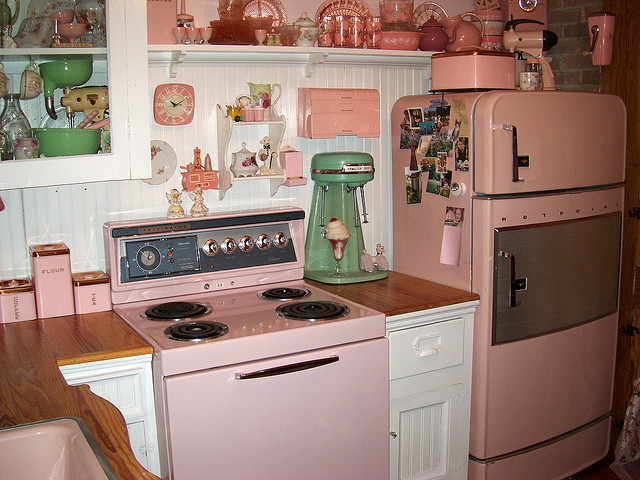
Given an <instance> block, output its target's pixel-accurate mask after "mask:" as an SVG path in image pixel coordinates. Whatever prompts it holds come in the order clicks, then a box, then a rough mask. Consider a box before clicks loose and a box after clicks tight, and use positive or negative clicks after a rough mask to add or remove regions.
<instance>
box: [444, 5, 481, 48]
mask: <svg viewBox="0 0 640 480" xmlns="http://www.w3.org/2000/svg"><path fill="white" fill-rule="evenodd" d="M467 16H469V17H475V18H476V20H477V21H478V22H479V23H480V25H481V26H482V31H480V30H478V28H477V27H476V26H475V25H473V24H472V23H471V22H467V21H466V20H464V18H463V17H467ZM440 23H441V24H442V25H444V31H445V32H446V34H447V36H448V37H449V42H448V43H447V45H446V47H445V50H446V51H447V52H455V51H457V50H459V49H460V48H461V47H479V46H480V45H481V44H482V37H483V36H484V24H483V23H482V19H481V18H480V17H478V15H476V14H475V13H472V12H467V13H463V14H461V15H456V16H455V17H445V18H441V19H440Z"/></svg>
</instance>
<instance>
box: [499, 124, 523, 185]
mask: <svg viewBox="0 0 640 480" xmlns="http://www.w3.org/2000/svg"><path fill="white" fill-rule="evenodd" d="M502 129H503V130H507V131H509V132H511V158H512V162H511V169H512V173H513V177H512V179H511V181H512V182H524V179H522V178H520V157H519V156H518V129H517V128H516V126H515V125H511V124H510V123H504V124H502Z"/></svg>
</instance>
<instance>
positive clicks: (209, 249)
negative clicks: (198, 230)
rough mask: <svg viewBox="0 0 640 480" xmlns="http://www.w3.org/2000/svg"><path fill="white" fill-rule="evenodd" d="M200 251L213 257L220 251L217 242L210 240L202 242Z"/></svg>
mask: <svg viewBox="0 0 640 480" xmlns="http://www.w3.org/2000/svg"><path fill="white" fill-rule="evenodd" d="M202 251H203V252H204V254H205V255H208V256H210V257H213V256H214V255H215V254H217V253H218V252H219V251H220V245H218V242H216V241H215V240H213V239H212V238H210V239H209V240H207V241H206V242H204V245H202Z"/></svg>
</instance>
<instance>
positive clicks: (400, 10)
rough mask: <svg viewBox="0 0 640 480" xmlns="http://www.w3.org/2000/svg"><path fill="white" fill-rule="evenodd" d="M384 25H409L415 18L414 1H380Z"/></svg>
mask: <svg viewBox="0 0 640 480" xmlns="http://www.w3.org/2000/svg"><path fill="white" fill-rule="evenodd" d="M380 17H381V19H382V23H383V24H390V23H391V24H403V25H409V24H410V23H411V20H412V18H413V0H380Z"/></svg>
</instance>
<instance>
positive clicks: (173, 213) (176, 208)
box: [165, 188, 184, 218]
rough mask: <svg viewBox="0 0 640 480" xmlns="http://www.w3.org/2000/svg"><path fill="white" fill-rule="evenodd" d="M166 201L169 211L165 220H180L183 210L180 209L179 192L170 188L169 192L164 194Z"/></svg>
mask: <svg viewBox="0 0 640 480" xmlns="http://www.w3.org/2000/svg"><path fill="white" fill-rule="evenodd" d="M165 195H166V196H167V200H169V210H168V211H167V218H182V217H184V208H182V205H181V203H182V200H181V199H180V195H181V193H180V191H179V190H178V189H177V188H172V189H171V191H170V192H166V193H165Z"/></svg>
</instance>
